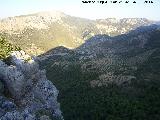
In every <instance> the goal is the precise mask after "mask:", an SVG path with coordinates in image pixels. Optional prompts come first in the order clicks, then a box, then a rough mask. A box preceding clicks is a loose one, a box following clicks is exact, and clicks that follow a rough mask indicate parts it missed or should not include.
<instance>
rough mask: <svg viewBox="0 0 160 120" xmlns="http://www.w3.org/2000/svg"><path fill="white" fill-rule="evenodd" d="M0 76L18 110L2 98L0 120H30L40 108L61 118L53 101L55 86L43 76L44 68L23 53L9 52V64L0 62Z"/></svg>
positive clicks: (57, 104)
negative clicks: (3, 112)
mask: <svg viewBox="0 0 160 120" xmlns="http://www.w3.org/2000/svg"><path fill="white" fill-rule="evenodd" d="M0 79H2V81H3V82H4V84H5V86H6V87H7V89H8V90H9V93H10V94H11V96H12V98H13V99H14V100H15V101H16V103H18V106H19V108H20V109H21V111H17V110H16V108H18V107H16V105H15V104H14V103H13V102H10V101H6V100H4V101H3V102H2V104H1V109H2V110H4V111H6V114H5V115H4V116H2V118H1V119H2V120H8V119H9V120H23V119H25V120H34V119H36V116H35V113H36V112H37V111H39V110H41V109H47V110H49V111H52V113H53V117H55V116H56V117H58V118H60V119H63V116H62V115H61V111H60V104H59V103H58V102H57V96H58V90H57V88H56V87H55V86H54V85H53V83H52V82H51V81H49V80H48V79H47V77H46V71H45V70H40V69H39V65H38V64H37V63H36V62H35V61H34V60H33V59H32V58H31V57H30V56H29V55H27V54H25V52H23V51H15V52H12V54H11V65H10V66H8V65H6V64H5V63H4V62H2V61H0ZM13 110H14V111H13Z"/></svg>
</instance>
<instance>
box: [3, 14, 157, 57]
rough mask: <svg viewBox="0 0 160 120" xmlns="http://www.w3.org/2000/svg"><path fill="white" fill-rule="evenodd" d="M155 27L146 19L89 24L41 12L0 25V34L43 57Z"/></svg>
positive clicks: (14, 18)
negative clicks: (58, 49)
mask: <svg viewBox="0 0 160 120" xmlns="http://www.w3.org/2000/svg"><path fill="white" fill-rule="evenodd" d="M152 23H154V22H153V21H149V20H147V19H144V18H125V19H120V20H117V19H115V18H108V19H100V20H88V19H83V18H77V17H72V16H69V15H66V14H64V13H61V12H57V11H53V12H42V13H37V14H32V15H24V16H18V17H10V18H6V19H3V20H1V21H0V32H1V33H3V34H5V35H6V36H7V37H8V39H9V40H10V42H12V43H13V44H16V45H19V46H21V47H22V49H23V50H25V51H26V52H27V53H31V54H36V55H37V54H40V53H44V52H46V51H47V50H49V49H51V48H55V47H58V46H64V47H67V48H76V47H78V46H80V45H82V44H83V43H84V42H85V40H87V39H88V38H90V37H92V36H94V35H97V34H107V35H109V36H116V35H120V34H124V33H127V32H129V31H130V30H134V29H136V28H137V27H139V26H143V25H150V24H152Z"/></svg>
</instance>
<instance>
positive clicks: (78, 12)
mask: <svg viewBox="0 0 160 120" xmlns="http://www.w3.org/2000/svg"><path fill="white" fill-rule="evenodd" d="M93 1H96V2H95V3H94V4H93V3H92V4H89V3H82V0H0V18H1V19H2V18H6V17H12V16H19V15H26V14H32V13H36V12H41V11H52V10H57V11H61V12H64V13H66V14H69V15H71V16H76V17H82V18H88V19H100V18H103V19H105V18H118V19H120V18H147V19H150V20H156V21H160V15H159V14H160V0H152V1H153V3H152V4H151V3H148V4H145V3H144V2H145V1H147V0H117V2H120V1H122V3H115V4H113V3H110V1H114V0H105V1H107V2H108V3H105V4H100V3H98V2H97V1H98V0H93ZM99 1H100V0H99ZM125 1H129V3H128V4H126V3H125ZM133 1H136V4H134V3H133ZM148 1H149V0H148Z"/></svg>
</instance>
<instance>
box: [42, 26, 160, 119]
mask: <svg viewBox="0 0 160 120" xmlns="http://www.w3.org/2000/svg"><path fill="white" fill-rule="evenodd" d="M159 56H160V26H159V25H151V26H145V27H139V28H137V29H136V30H133V31H130V32H129V33H128V34H123V35H119V36H115V37H110V36H107V35H96V36H94V37H92V38H90V39H89V40H87V41H86V43H84V44H83V45H81V46H80V47H78V48H76V49H73V50H69V49H67V48H64V47H57V48H55V49H52V50H50V51H48V52H47V53H45V54H42V55H41V56H39V61H40V66H41V67H42V68H45V69H46V70H47V76H48V77H49V79H50V80H52V81H53V82H54V83H56V85H57V87H58V89H59V90H60V91H61V95H60V101H61V103H62V104H61V107H62V109H63V113H64V117H65V119H67V120H75V119H83V120H88V119H91V120H92V119H93V120H96V119H102V120H104V119H109V120H112V119H115V120H116V119H119V120H128V119H140V120H143V119H146V120H151V119H159V118H158V117H159V108H160V103H159V99H160V94H159V90H160V89H159V86H160V81H159V78H160V74H159V73H160V69H159V68H160V62H159V61H160V57H159ZM53 78H56V79H53ZM69 108H72V109H69ZM153 111H154V112H153ZM75 116H78V118H77V117H75Z"/></svg>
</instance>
